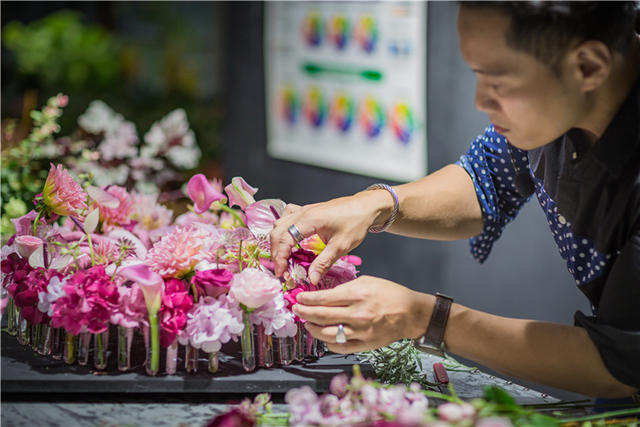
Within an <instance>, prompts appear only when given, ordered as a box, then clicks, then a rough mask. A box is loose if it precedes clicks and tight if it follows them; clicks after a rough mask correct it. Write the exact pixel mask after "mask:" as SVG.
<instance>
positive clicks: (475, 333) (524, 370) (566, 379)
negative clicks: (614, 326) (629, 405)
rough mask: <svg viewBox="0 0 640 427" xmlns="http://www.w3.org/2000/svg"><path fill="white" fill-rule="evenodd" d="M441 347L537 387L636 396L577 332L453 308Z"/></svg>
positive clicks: (577, 330)
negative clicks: (608, 368)
mask: <svg viewBox="0 0 640 427" xmlns="http://www.w3.org/2000/svg"><path fill="white" fill-rule="evenodd" d="M430 301H431V300H430V299H426V304H430ZM445 343H446V344H447V347H448V349H449V351H450V352H452V353H454V354H458V355H460V356H462V357H465V358H468V359H471V360H474V361H476V362H478V363H481V364H483V365H485V366H487V367H489V368H492V369H495V370H496V371H499V372H502V373H504V374H507V375H511V376H515V377H518V378H523V379H527V380H531V381H535V382H538V383H541V384H546V385H550V386H553V387H559V388H563V389H566V390H572V391H575V392H578V393H582V394H586V395H590V396H598V397H627V396H630V395H632V394H633V393H635V392H636V390H634V389H633V388H632V387H629V386H627V385H625V384H622V383H621V382H619V381H618V380H617V379H615V378H614V377H613V376H612V375H611V374H610V373H609V371H608V370H607V368H606V367H605V365H604V363H603V362H602V359H601V357H600V354H599V352H598V350H597V348H596V347H595V345H594V344H593V342H592V341H591V339H590V338H589V336H588V334H587V332H586V331H585V330H584V329H583V328H580V327H574V326H567V325H560V324H554V323H548V322H540V321H534V320H524V319H512V318H505V317H500V316H495V315H491V314H488V313H483V312H480V311H477V310H472V309H470V308H467V307H464V306H461V305H459V304H454V305H453V306H452V309H451V316H450V318H449V322H448V324H447V329H446V333H445Z"/></svg>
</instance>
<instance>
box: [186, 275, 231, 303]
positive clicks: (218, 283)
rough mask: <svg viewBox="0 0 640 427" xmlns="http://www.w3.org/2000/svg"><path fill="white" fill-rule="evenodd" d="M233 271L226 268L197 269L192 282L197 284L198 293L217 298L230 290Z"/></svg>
mask: <svg viewBox="0 0 640 427" xmlns="http://www.w3.org/2000/svg"><path fill="white" fill-rule="evenodd" d="M232 279H233V273H232V272H231V271H229V270H227V269H224V268H215V269H212V270H205V271H196V274H194V276H193V277H192V278H191V283H192V284H194V285H196V288H197V290H198V295H206V296H209V297H213V298H217V297H218V296H219V295H222V294H225V293H227V292H229V288H230V287H231V285H230V283H231V280H232Z"/></svg>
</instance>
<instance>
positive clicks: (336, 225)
mask: <svg viewBox="0 0 640 427" xmlns="http://www.w3.org/2000/svg"><path fill="white" fill-rule="evenodd" d="M392 210H393V200H392V198H391V197H390V196H389V193H387V191H385V190H372V191H363V192H360V193H357V194H354V195H353V196H348V197H340V198H337V199H333V200H329V201H327V202H322V203H316V204H312V205H305V206H297V205H292V204H289V205H287V207H286V209H285V211H284V214H283V215H282V217H281V218H280V219H278V220H277V221H276V222H275V224H274V228H273V230H272V231H271V257H272V259H273V262H274V263H275V273H276V275H277V276H281V275H282V274H283V273H284V272H285V270H286V269H287V266H288V264H287V260H288V259H289V256H290V255H291V250H292V249H293V248H294V247H295V246H296V244H297V242H296V241H295V240H294V239H293V237H292V236H291V234H289V232H288V229H289V227H290V226H291V225H292V224H295V225H296V227H297V228H298V230H299V231H300V233H301V234H302V235H303V236H304V237H309V236H313V235H314V234H318V235H319V236H320V238H321V239H322V241H323V242H325V243H326V245H327V246H326V248H325V249H324V250H323V251H322V252H321V253H320V254H319V255H318V257H317V258H316V259H315V260H314V261H313V263H312V264H311V266H310V267H309V279H310V280H311V283H313V284H314V285H315V284H317V283H318V281H319V280H320V279H321V278H322V276H323V275H324V274H325V273H326V272H327V271H328V270H329V268H331V266H332V265H333V263H335V262H336V261H337V260H338V259H339V258H340V257H341V256H343V255H346V254H347V253H349V252H350V251H351V250H353V249H354V248H355V247H357V246H358V245H359V244H360V243H361V242H362V241H363V240H364V238H365V236H366V235H367V231H368V230H369V227H371V226H372V225H374V224H375V225H377V224H378V223H380V224H382V223H384V221H385V220H386V218H388V217H389V216H390V215H391V212H392Z"/></svg>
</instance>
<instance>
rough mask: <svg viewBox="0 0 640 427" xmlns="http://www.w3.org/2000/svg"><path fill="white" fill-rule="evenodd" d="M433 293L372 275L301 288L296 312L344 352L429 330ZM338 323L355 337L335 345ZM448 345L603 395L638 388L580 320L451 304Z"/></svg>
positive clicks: (504, 368) (508, 370)
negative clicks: (622, 377) (619, 374)
mask: <svg viewBox="0 0 640 427" xmlns="http://www.w3.org/2000/svg"><path fill="white" fill-rule="evenodd" d="M434 301H435V297H434V296H433V295H429V294H425V293H420V292H416V291H412V290H410V289H407V288H405V287H403V286H400V285H398V284H396V283H393V282H389V281H387V280H384V279H379V278H375V277H369V276H361V277H359V278H358V279H356V280H354V281H351V282H348V283H345V284H343V285H341V286H338V287H337V288H334V289H331V290H323V291H316V292H303V293H300V294H298V302H299V304H297V305H295V306H294V312H295V313H296V314H298V316H300V317H302V318H303V319H306V320H307V323H306V324H305V327H306V328H307V330H309V331H310V332H311V334H312V335H313V336H314V337H316V338H319V339H321V340H323V341H326V342H327V343H328V346H329V349H330V350H332V351H335V352H338V353H352V352H356V351H363V350H368V349H371V348H378V347H381V346H384V345H388V344H390V343H392V342H394V341H396V340H398V339H401V338H417V337H419V336H421V335H422V334H424V331H425V330H426V328H427V325H428V322H429V319H430V317H431V310H432V308H433V304H434ZM337 323H343V324H344V328H345V333H346V336H347V338H348V339H349V341H347V343H345V344H336V343H335V335H336V331H337V328H336V326H333V325H336V324H337ZM445 343H446V344H447V347H448V349H449V351H451V352H452V353H455V354H458V355H460V356H463V357H466V358H468V359H471V360H474V361H476V362H478V363H481V364H483V365H486V366H488V367H490V368H492V369H495V370H497V371H500V372H503V373H505V374H509V375H513V376H516V377H520V378H525V379H529V380H532V381H536V382H539V383H541V384H547V385H550V386H554V387H560V388H563V389H567V390H572V391H576V392H579V393H583V394H587V395H591V396H599V397H626V396H630V395H632V394H633V393H635V392H636V391H635V389H634V388H633V387H630V386H628V385H625V384H623V383H621V382H620V381H618V380H616V379H615V378H614V377H613V376H612V375H611V374H610V373H609V371H608V370H607V368H606V367H605V365H604V363H603V361H602V358H601V357H600V354H599V352H598V350H597V349H596V347H595V345H594V344H593V342H592V341H591V339H590V338H589V336H588V334H587V332H586V331H585V330H584V329H583V328H580V327H574V326H566V325H560V324H554V323H547V322H539V321H533V320H523V319H512V318H506V317H500V316H494V315H491V314H487V313H483V312H480V311H477V310H473V309H470V308H467V307H464V306H462V305H459V304H453V306H452V309H451V315H450V318H449V322H448V324H447V329H446V333H445Z"/></svg>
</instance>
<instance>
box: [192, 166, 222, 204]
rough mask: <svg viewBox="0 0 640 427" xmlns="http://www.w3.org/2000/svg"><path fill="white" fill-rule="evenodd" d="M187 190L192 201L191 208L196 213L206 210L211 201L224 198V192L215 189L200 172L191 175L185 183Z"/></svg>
mask: <svg viewBox="0 0 640 427" xmlns="http://www.w3.org/2000/svg"><path fill="white" fill-rule="evenodd" d="M187 192H188V193H189V197H190V198H191V200H192V201H193V209H194V210H195V212H196V213H197V214H202V213H204V212H206V211H208V210H209V207H211V204H212V203H213V202H215V201H217V200H224V199H226V197H225V196H224V194H221V193H220V192H219V191H218V190H216V188H215V187H214V186H213V185H212V184H211V183H210V182H209V181H208V180H207V177H206V176H204V175H203V174H201V173H199V174H197V175H194V176H192V177H191V179H190V180H189V183H188V184H187Z"/></svg>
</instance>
